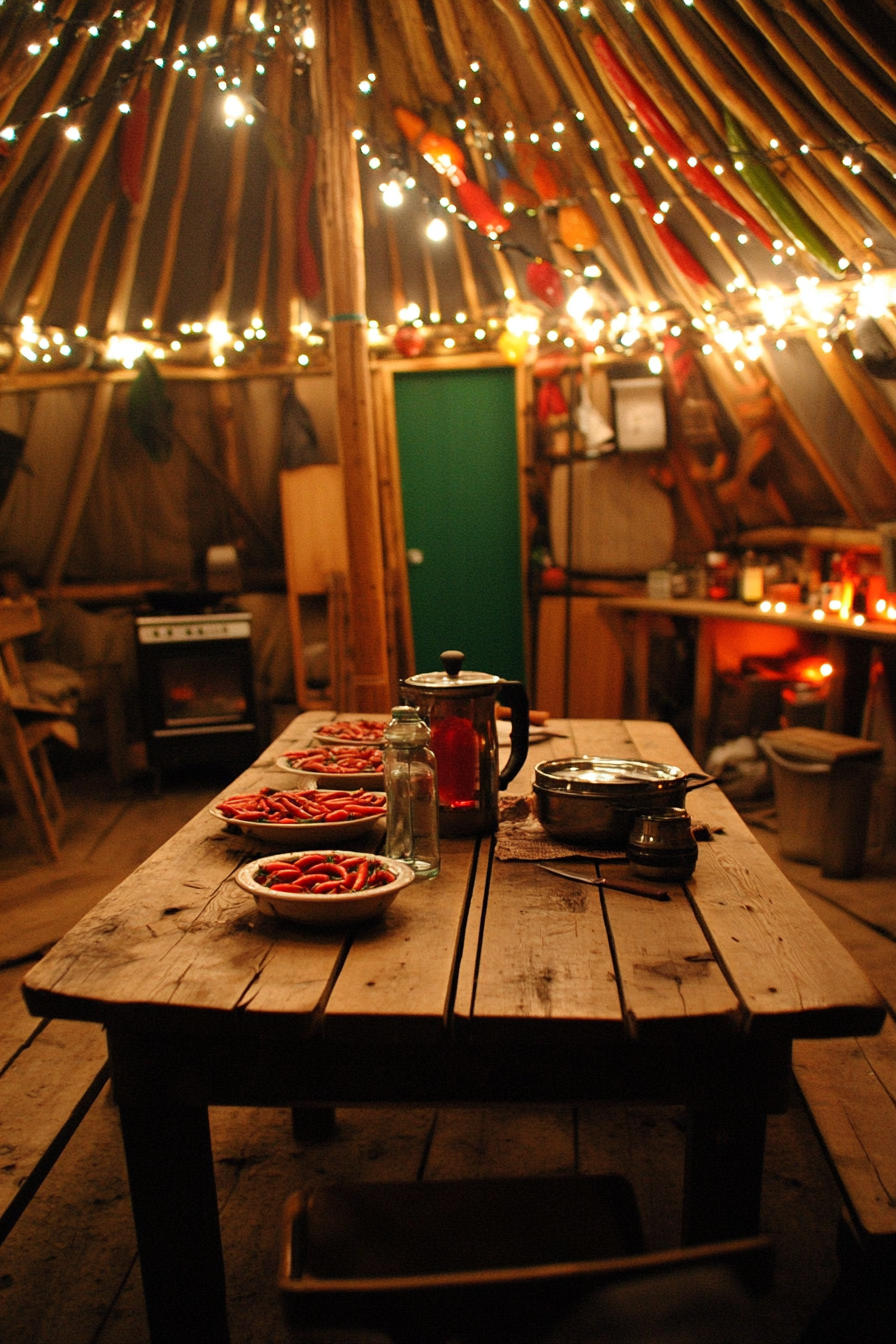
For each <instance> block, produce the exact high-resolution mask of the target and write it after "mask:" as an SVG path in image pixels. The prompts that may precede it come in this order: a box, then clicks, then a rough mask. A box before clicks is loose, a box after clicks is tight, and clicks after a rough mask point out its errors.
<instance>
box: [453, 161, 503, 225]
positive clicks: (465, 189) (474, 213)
mask: <svg viewBox="0 0 896 1344" xmlns="http://www.w3.org/2000/svg"><path fill="white" fill-rule="evenodd" d="M447 176H448V180H449V181H450V183H451V185H452V186H453V187H454V190H455V191H456V192H457V199H458V201H459V202H460V206H461V209H462V210H463V212H464V214H465V215H466V216H467V217H468V218H469V219H472V221H473V223H474V224H475V225H476V227H477V229H481V231H482V232H483V233H506V232H507V230H508V229H509V228H510V220H509V219H508V218H507V216H506V215H505V214H502V212H501V211H500V210H499V209H498V207H497V206H496V205H495V203H494V201H493V200H492V198H491V196H489V194H488V192H487V191H484V190H483V188H482V187H480V185H479V183H478V182H472V181H471V180H470V178H468V177H467V176H466V174H465V173H462V172H460V171H459V170H458V169H455V170H454V172H449V173H448V174H447Z"/></svg>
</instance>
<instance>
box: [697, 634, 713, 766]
mask: <svg viewBox="0 0 896 1344" xmlns="http://www.w3.org/2000/svg"><path fill="white" fill-rule="evenodd" d="M715 666H716V641H715V622H713V621H708V620H700V621H698V622H697V644H696V648H695V650H694V712H693V723H692V725H691V751H692V752H693V753H694V755H695V756H696V757H697V760H698V761H699V763H700V765H701V766H702V765H704V764H705V762H706V757H707V754H708V751H709V733H710V727H711V725H712V693H713V686H714V683H715Z"/></svg>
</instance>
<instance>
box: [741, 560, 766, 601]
mask: <svg viewBox="0 0 896 1344" xmlns="http://www.w3.org/2000/svg"><path fill="white" fill-rule="evenodd" d="M738 596H739V597H740V600H741V602H750V603H752V604H755V603H757V602H761V601H762V599H763V597H764V596H765V567H764V566H763V565H761V564H760V563H759V561H758V560H757V559H756V556H755V555H754V554H753V552H752V551H747V553H746V555H745V556H744V559H743V564H742V565H741V567H740V592H739V594H738Z"/></svg>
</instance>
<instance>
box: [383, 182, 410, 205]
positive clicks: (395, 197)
mask: <svg viewBox="0 0 896 1344" xmlns="http://www.w3.org/2000/svg"><path fill="white" fill-rule="evenodd" d="M380 191H381V192H382V193H383V205H388V206H389V207H390V208H391V209H393V210H394V209H396V208H397V207H398V206H399V205H401V204H402V202H403V201H404V192H403V191H402V189H401V186H400V184H399V183H398V182H397V181H396V180H395V178H394V177H391V178H390V179H389V181H388V182H381V183H380Z"/></svg>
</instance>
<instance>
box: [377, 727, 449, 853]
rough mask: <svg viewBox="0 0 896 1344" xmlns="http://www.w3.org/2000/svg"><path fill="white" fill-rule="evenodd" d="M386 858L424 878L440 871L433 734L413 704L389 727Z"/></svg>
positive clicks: (385, 771) (385, 760)
mask: <svg viewBox="0 0 896 1344" xmlns="http://www.w3.org/2000/svg"><path fill="white" fill-rule="evenodd" d="M385 738H386V745H385V747H384V749H383V780H384V786H385V790H386V811H387V830H386V855H387V857H388V858H390V859H402V860H403V861H404V862H405V863H409V864H410V865H411V867H412V868H413V869H414V871H415V872H416V874H417V876H418V877H435V876H436V874H437V873H438V871H439V789H438V780H437V778H436V758H435V755H434V753H433V751H432V750H431V748H430V745H429V729H428V728H427V726H426V724H425V723H424V722H423V720H422V719H421V718H420V715H419V714H418V713H417V711H416V709H414V708H413V706H411V705H396V706H395V708H394V709H393V710H392V720H391V722H390V723H389V725H388V726H387V728H386V733H385Z"/></svg>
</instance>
